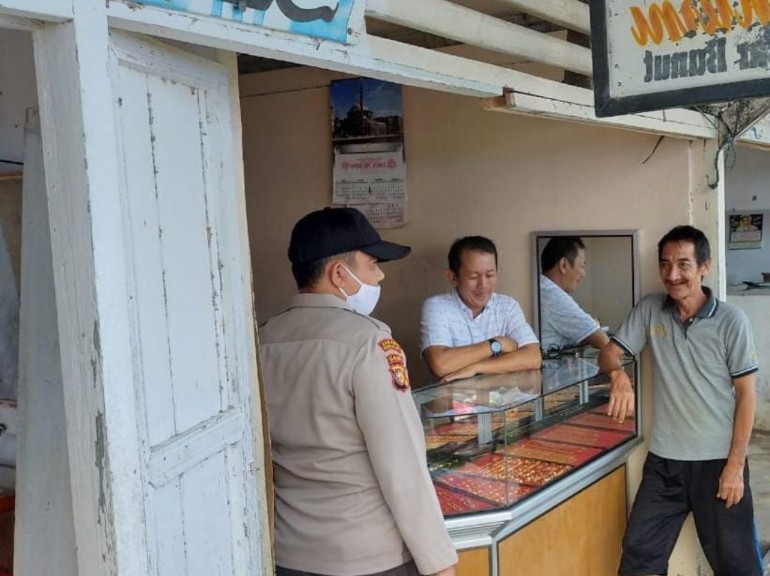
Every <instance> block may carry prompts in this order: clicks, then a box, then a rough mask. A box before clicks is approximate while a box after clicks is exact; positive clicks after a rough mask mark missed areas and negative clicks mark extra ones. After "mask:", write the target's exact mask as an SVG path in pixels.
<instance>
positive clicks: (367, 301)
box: [340, 264, 380, 316]
mask: <svg viewBox="0 0 770 576" xmlns="http://www.w3.org/2000/svg"><path fill="white" fill-rule="evenodd" d="M342 267H343V268H344V269H345V271H346V272H347V273H348V274H350V275H351V276H352V277H353V280H355V281H356V282H358V285H359V286H361V288H360V289H359V290H358V292H356V293H355V294H353V295H351V296H348V295H347V294H346V293H345V291H344V290H343V289H342V286H340V292H342V294H343V295H344V296H345V302H347V303H348V304H349V305H350V307H351V308H352V309H353V310H355V311H356V312H358V313H359V314H363V315H364V316H369V314H371V313H372V310H374V307H375V306H377V301H378V300H379V299H380V285H379V284H378V285H377V286H372V285H371V284H364V283H363V282H361V281H360V280H359V279H358V278H356V275H355V274H353V273H352V272H351V271H350V270H348V267H347V266H345V265H344V264H343V265H342Z"/></svg>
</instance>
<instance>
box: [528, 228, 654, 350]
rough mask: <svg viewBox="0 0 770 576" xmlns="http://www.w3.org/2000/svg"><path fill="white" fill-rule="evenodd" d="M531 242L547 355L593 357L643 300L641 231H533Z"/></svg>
mask: <svg viewBox="0 0 770 576" xmlns="http://www.w3.org/2000/svg"><path fill="white" fill-rule="evenodd" d="M532 239H533V241H532V246H533V253H532V260H533V274H532V277H533V303H534V310H535V314H534V325H535V330H536V332H537V334H538V337H539V338H540V343H541V347H542V350H543V354H544V356H546V357H549V356H558V355H560V354H562V353H564V351H570V352H574V351H576V350H579V351H581V352H583V353H585V354H586V355H590V354H591V352H593V351H595V349H596V347H597V346H600V345H602V344H603V343H604V342H606V335H609V334H612V332H614V331H615V330H617V329H618V327H619V326H620V324H621V323H622V322H623V320H624V319H625V318H626V316H627V315H628V312H629V311H630V310H631V308H632V306H633V305H634V304H635V303H636V302H637V300H638V299H639V256H638V244H639V243H638V238H637V232H636V231H635V230H607V231H602V230H591V231H585V230H559V231H546V232H533V233H532ZM543 265H545V266H546V267H547V268H548V269H546V270H544V269H543Z"/></svg>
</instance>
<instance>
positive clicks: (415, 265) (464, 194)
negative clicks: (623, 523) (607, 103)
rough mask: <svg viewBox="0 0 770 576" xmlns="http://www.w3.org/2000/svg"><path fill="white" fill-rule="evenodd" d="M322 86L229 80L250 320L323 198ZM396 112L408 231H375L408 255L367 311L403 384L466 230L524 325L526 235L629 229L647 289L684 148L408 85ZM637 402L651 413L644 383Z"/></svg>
mask: <svg viewBox="0 0 770 576" xmlns="http://www.w3.org/2000/svg"><path fill="white" fill-rule="evenodd" d="M330 77H331V75H330V74H327V73H326V72H323V71H318V70H305V69H302V68H300V69H292V70H288V71H286V70H285V71H279V72H271V73H267V74H264V75H261V76H258V75H251V76H247V77H243V78H242V82H241V96H242V101H241V106H242V111H243V130H244V155H245V167H246V191H247V208H248V219H249V226H250V230H251V248H252V260H253V270H254V291H255V302H256V308H257V316H258V319H259V321H260V322H263V321H265V320H267V319H268V318H269V317H270V316H271V315H273V314H275V313H276V312H278V311H280V310H281V309H282V307H284V306H286V304H287V303H288V302H289V299H290V297H291V294H292V293H293V292H294V284H293V281H292V279H291V274H290V270H289V266H288V260H287V258H286V247H287V243H288V238H289V233H290V230H291V227H292V225H293V224H294V222H295V221H296V220H297V219H298V218H299V217H301V216H302V215H303V214H304V213H306V212H308V211H309V210H313V209H317V208H320V207H322V206H325V205H328V204H329V203H330V202H331V163H332V149H331V138H330V112H329V108H330V104H329V95H328V81H329V78H330ZM404 109H405V110H404V112H405V132H406V154H407V165H408V167H407V169H408V193H409V215H410V223H409V225H408V226H406V227H404V228H402V229H398V230H391V231H383V236H384V237H385V238H387V239H389V240H393V241H396V242H403V243H407V244H410V245H412V246H413V248H414V250H413V254H412V255H411V256H410V257H409V258H408V259H406V260H404V261H402V262H396V263H392V264H387V265H385V272H386V275H387V278H386V280H385V283H384V285H383V286H384V287H383V297H382V302H381V304H380V305H379V307H378V308H377V310H376V312H375V315H376V316H377V317H378V318H381V319H382V320H384V321H386V322H387V323H389V324H390V325H391V327H392V328H393V332H394V335H395V337H396V338H397V339H398V340H399V341H400V342H401V343H402V345H404V347H405V349H406V352H407V355H408V357H409V360H410V371H411V372H412V379H413V380H414V381H415V382H417V381H421V379H422V377H423V374H424V369H423V367H422V364H421V361H420V357H419V348H418V345H419V344H418V343H419V311H420V306H421V304H422V301H423V299H424V298H425V297H427V296H429V295H431V294H434V293H436V292H440V291H443V290H445V289H446V288H447V284H446V281H445V277H444V272H443V270H444V268H445V266H446V264H445V257H446V251H447V249H448V247H449V244H450V243H451V242H452V240H453V239H454V238H456V237H458V236H461V235H464V234H472V233H478V234H484V235H487V236H490V237H491V238H493V239H494V240H495V241H496V242H497V245H498V248H499V251H500V281H499V286H498V289H499V291H500V292H503V293H507V294H510V295H512V296H514V297H515V298H516V299H518V300H519V302H520V303H521V305H522V306H523V308H524V311H525V313H526V314H527V316H528V318H529V319H530V320H531V318H532V296H531V287H532V282H531V269H532V268H531V263H530V262H529V258H530V257H531V253H532V251H531V244H530V242H531V240H530V233H531V232H532V231H534V230H562V229H564V230H569V229H577V230H589V229H614V230H617V229H638V230H639V231H640V238H639V239H640V245H641V287H642V294H645V293H648V292H650V291H652V290H655V289H657V288H658V287H659V282H658V275H657V255H656V253H655V243H656V242H657V240H658V238H660V236H661V235H662V234H664V233H665V232H666V231H667V230H668V229H669V228H671V227H672V226H673V225H675V224H678V223H683V222H688V221H689V218H690V206H689V193H688V190H689V189H690V182H689V161H690V160H689V144H688V142H686V141H683V140H673V139H665V140H664V141H663V142H662V143H661V145H660V146H659V148H658V149H657V151H656V152H655V154H654V155H653V156H652V158H650V159H649V160H648V161H647V162H646V163H643V161H644V159H645V158H647V156H648V155H649V154H650V152H651V151H652V149H653V148H654V147H655V144H656V141H657V137H656V136H650V135H643V134H636V133H631V132H624V131H619V130H614V129H608V128H600V127H595V126H588V125H581V124H572V123H567V122H559V121H553V120H546V119H540V118H531V117H523V116H517V115H511V114H499V113H492V112H486V111H484V110H482V108H481V104H480V102H479V101H477V100H474V99H472V98H467V97H461V96H454V95H448V94H443V93H438V92H430V91H426V90H420V89H414V88H409V87H405V88H404ZM645 364H648V362H646V361H645ZM647 368H648V369H649V366H647ZM647 373H649V370H648V372H647ZM642 402H643V406H644V407H649V406H650V397H649V386H646V387H645V391H644V393H643V399H642ZM648 426H649V419H647V418H645V428H646V427H648ZM643 456H644V453H643V451H642V450H637V451H636V452H635V454H634V456H633V457H632V459H631V462H630V479H631V480H630V482H631V484H632V489H634V490H635V487H636V485H637V484H638V482H639V478H640V474H641V462H642V458H643ZM694 542H695V540H694V533H693V531H692V529H691V528H690V529H688V530H686V531H685V536H684V540H683V544H680V546H678V547H677V550H676V551H675V554H674V557H673V558H672V570H673V569H674V568H676V569H677V570H678V572H673V573H679V574H682V575H683V576H687V575H691V574H692V575H694V574H696V570H697V568H696V560H695V557H696V554H695V544H694Z"/></svg>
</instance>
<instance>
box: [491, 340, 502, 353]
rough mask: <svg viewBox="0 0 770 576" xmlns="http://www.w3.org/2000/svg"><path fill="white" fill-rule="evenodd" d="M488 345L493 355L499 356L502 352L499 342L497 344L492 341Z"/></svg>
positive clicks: (495, 341)
mask: <svg viewBox="0 0 770 576" xmlns="http://www.w3.org/2000/svg"><path fill="white" fill-rule="evenodd" d="M489 345H490V346H491V347H492V352H494V353H495V354H500V352H502V351H503V345H502V344H500V342H498V341H497V340H493V341H492V342H490V343H489Z"/></svg>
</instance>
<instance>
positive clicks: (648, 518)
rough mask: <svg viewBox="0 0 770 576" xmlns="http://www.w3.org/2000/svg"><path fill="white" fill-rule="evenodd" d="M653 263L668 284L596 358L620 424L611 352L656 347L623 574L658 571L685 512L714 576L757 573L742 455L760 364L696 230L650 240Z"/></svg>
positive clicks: (627, 396) (624, 385)
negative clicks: (712, 279)
mask: <svg viewBox="0 0 770 576" xmlns="http://www.w3.org/2000/svg"><path fill="white" fill-rule="evenodd" d="M658 262H659V270H660V279H661V281H662V282H663V286H664V288H665V292H663V293H658V294H649V295H648V296H645V297H644V298H642V300H641V301H640V302H639V303H638V304H637V305H636V306H634V308H633V310H632V311H631V313H630V314H629V316H628V318H627V319H626V321H625V322H624V323H623V325H622V326H621V327H620V329H619V330H618V331H617V333H615V334H613V335H612V338H611V340H610V343H609V344H608V345H607V346H605V347H604V348H602V351H601V352H600V355H599V362H600V365H601V366H602V370H603V371H605V372H607V373H609V375H610V378H611V385H610V386H611V387H610V403H609V409H608V412H609V414H610V416H612V417H613V418H616V419H617V420H619V421H621V422H622V421H623V419H624V418H625V417H626V416H627V415H628V414H630V413H631V412H632V411H633V409H634V390H633V388H632V386H631V383H630V381H629V378H628V375H627V374H626V373H625V371H623V370H622V369H620V368H619V363H618V360H619V359H620V357H621V356H622V355H624V354H630V355H634V356H635V355H638V354H639V353H641V351H642V349H644V348H645V347H649V349H650V350H651V351H652V367H653V370H652V387H653V391H652V392H653V394H652V398H653V403H652V408H653V409H652V426H651V429H652V434H651V438H650V451H649V453H648V454H647V461H646V462H645V464H644V470H643V472H642V483H641V485H640V486H639V491H638V492H637V494H636V499H635V501H634V506H633V509H632V511H631V516H630V517H629V519H628V526H627V528H626V533H625V536H624V538H623V556H622V559H621V563H620V570H619V574H620V575H621V576H642V575H649V574H666V573H667V571H668V559H669V556H670V555H671V551H672V549H673V548H674V543H675V542H676V540H677V537H678V536H679V531H680V530H681V528H682V524H684V521H685V519H686V518H687V515H688V514H689V513H690V512H692V514H693V518H694V520H695V526H696V528H697V531H698V539H699V540H700V543H701V547H702V548H703V552H704V553H705V555H706V558H708V561H709V564H711V568H712V569H713V571H714V574H715V576H739V575H740V576H761V574H762V572H763V569H762V558H761V556H760V554H759V545H758V541H757V531H756V526H755V524H754V510H753V505H752V498H751V490H750V488H749V466H748V462H747V458H746V454H747V452H748V444H749V437H750V436H751V429H752V426H753V424H754V409H755V405H756V392H755V390H754V386H755V381H756V371H757V369H758V365H757V353H756V351H755V349H754V341H753V338H752V333H751V325H750V324H749V320H748V318H747V317H746V314H744V313H743V311H742V310H740V309H739V308H738V307H736V306H734V305H732V304H729V303H728V302H722V301H720V300H717V299H716V297H715V296H714V294H712V292H711V290H709V289H708V288H707V287H705V286H703V285H702V281H703V278H704V277H705V276H706V275H707V274H708V272H709V269H710V267H711V257H710V248H709V242H708V239H707V238H706V236H705V235H704V234H703V232H701V231H700V230H698V229H697V228H693V227H692V226H677V227H675V228H673V229H672V230H670V231H669V232H668V233H667V234H666V235H665V236H663V238H662V239H661V240H660V242H659V243H658Z"/></svg>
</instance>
